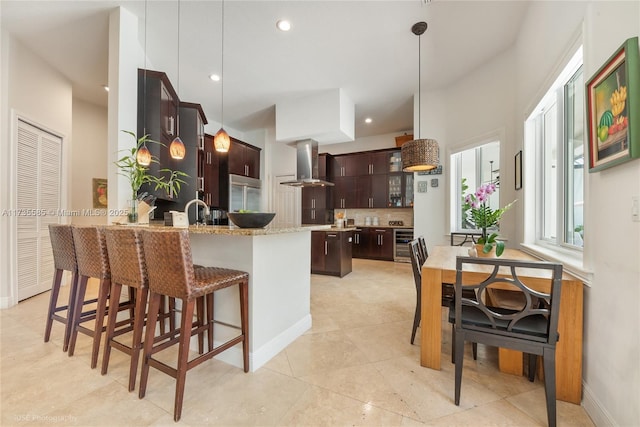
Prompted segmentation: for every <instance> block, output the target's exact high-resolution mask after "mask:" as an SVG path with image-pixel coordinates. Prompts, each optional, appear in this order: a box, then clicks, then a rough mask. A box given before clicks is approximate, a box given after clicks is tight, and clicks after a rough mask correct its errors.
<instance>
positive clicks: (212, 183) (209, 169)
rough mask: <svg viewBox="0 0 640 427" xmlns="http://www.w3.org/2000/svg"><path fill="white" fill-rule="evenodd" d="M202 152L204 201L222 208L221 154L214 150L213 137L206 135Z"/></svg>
mask: <svg viewBox="0 0 640 427" xmlns="http://www.w3.org/2000/svg"><path fill="white" fill-rule="evenodd" d="M203 148H204V149H203V150H202V159H201V161H202V200H203V201H204V202H205V203H206V204H207V205H208V206H213V207H220V154H219V153H218V152H217V151H216V150H215V148H213V135H209V134H205V135H204V147H203Z"/></svg>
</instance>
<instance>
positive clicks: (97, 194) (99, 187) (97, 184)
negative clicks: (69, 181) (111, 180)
mask: <svg viewBox="0 0 640 427" xmlns="http://www.w3.org/2000/svg"><path fill="white" fill-rule="evenodd" d="M107 201H108V195H107V180H106V179H104V178H93V207H94V209H105V208H106V207H107Z"/></svg>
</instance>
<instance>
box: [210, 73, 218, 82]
mask: <svg viewBox="0 0 640 427" xmlns="http://www.w3.org/2000/svg"><path fill="white" fill-rule="evenodd" d="M209 78H210V79H211V80H213V81H214V82H219V81H220V76H219V75H217V74H211V75H210V76H209Z"/></svg>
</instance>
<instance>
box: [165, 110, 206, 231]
mask: <svg viewBox="0 0 640 427" xmlns="http://www.w3.org/2000/svg"><path fill="white" fill-rule="evenodd" d="M206 123H207V119H206V117H205V115H204V111H202V107H201V106H200V104H194V103H190V102H181V103H180V104H179V116H178V135H179V136H180V139H181V140H182V142H183V144H184V146H185V149H186V153H185V156H184V158H183V159H172V158H170V161H169V167H170V168H171V169H172V170H179V171H182V172H184V173H186V174H187V175H189V176H188V177H183V178H182V179H183V180H184V181H185V182H186V183H185V184H183V185H182V188H181V189H180V193H179V194H178V197H177V198H174V201H175V202H178V203H181V204H185V203H187V202H188V201H189V200H192V199H194V198H197V197H198V196H199V192H200V191H202V190H203V185H204V182H203V172H202V171H200V170H199V167H198V166H199V165H198V163H199V161H200V160H201V150H203V148H204V125H205V124H206ZM190 216H192V218H190V220H191V222H195V210H193V211H192V212H191V213H190Z"/></svg>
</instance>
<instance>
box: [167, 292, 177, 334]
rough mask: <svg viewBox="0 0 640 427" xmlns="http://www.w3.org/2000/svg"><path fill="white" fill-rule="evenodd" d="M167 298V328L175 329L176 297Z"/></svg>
mask: <svg viewBox="0 0 640 427" xmlns="http://www.w3.org/2000/svg"><path fill="white" fill-rule="evenodd" d="M168 298H169V330H171V331H175V330H176V299H175V298H173V297H168Z"/></svg>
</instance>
